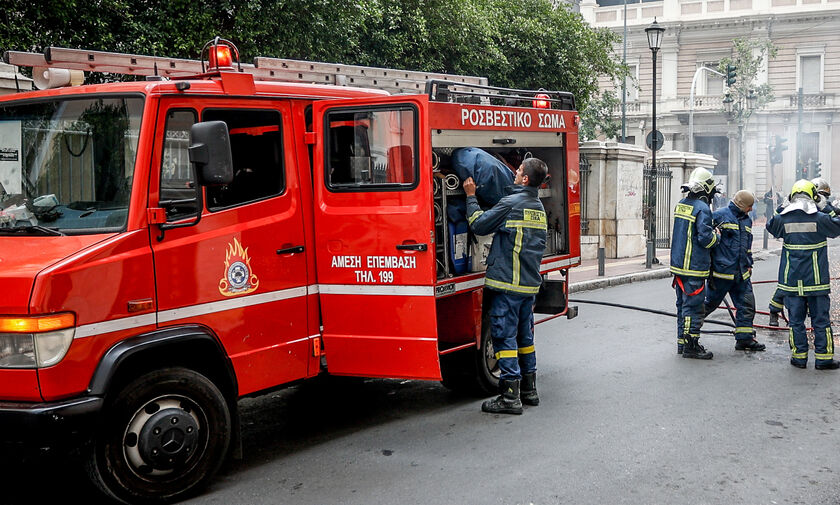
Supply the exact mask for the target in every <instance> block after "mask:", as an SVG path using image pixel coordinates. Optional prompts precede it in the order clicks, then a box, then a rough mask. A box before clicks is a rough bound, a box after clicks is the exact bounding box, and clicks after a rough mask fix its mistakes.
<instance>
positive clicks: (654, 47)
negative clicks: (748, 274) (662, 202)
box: [645, 18, 665, 268]
mask: <svg viewBox="0 0 840 505" xmlns="http://www.w3.org/2000/svg"><path fill="white" fill-rule="evenodd" d="M664 32H665V27H663V26H660V25H659V23H657V22H656V18H653V23H651V25H650V26H648V27H647V28H645V34H646V35H647V39H648V47H649V48H650V52H651V56H652V58H653V92H652V95H653V96H652V105H653V111H652V112H653V126H652V127H653V130H652V137H653V142H651V146H650V147H651V149H650V151H651V171H650V174H649V175H650V179H649V182H648V184H649V185H650V186H649V188H648V207H649V214H648V219H650V227H649V230H648V242H647V254H646V255H645V268H650V267H651V265H652V264H653V263H659V261H657V259H656V182H657V181H656V173H657V170H656V150H657V149H658V148H659V146H658V145H657V142H656V140H657V137H658V132H657V130H656V53H657V52H658V51H659V48H661V47H662V34H663V33H664Z"/></svg>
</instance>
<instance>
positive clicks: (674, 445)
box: [0, 243, 840, 505]
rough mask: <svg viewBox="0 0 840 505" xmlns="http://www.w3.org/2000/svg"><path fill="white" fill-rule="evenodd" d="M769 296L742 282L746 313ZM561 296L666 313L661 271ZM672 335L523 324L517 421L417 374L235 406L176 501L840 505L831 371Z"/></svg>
mask: <svg viewBox="0 0 840 505" xmlns="http://www.w3.org/2000/svg"><path fill="white" fill-rule="evenodd" d="M838 247H840V244H837V243H835V244H833V248H834V250H836V251H838V254H840V249H838ZM838 257H840V256H838ZM776 268H777V257H775V256H773V257H771V259H770V260H767V261H762V262H759V263H757V264H756V268H755V275H754V279H773V278H775V274H776ZM837 288H838V286H835V296H837V295H836V293H837V292H840V289H837ZM772 289H773V286H772V285H759V286H757V287H756V294H757V299H758V300H759V304H760V307H759V308H760V309H761V308H762V307H761V306H763V305H765V304H766V302H767V301H768V300H769V298H770V295H771V294H772V293H771V291H772ZM574 297H575V298H579V299H587V300H603V301H612V302H618V303H628V304H637V305H640V306H644V307H649V308H654V309H659V310H667V311H671V312H673V310H674V294H673V291H672V289H671V287H670V280H668V279H663V280H657V281H647V282H642V283H635V284H629V285H624V286H618V287H613V288H609V289H607V290H600V291H593V292H585V293H578V294H576V295H574ZM835 305H836V302H835ZM712 317H713V318H716V319H720V320H726V319H728V316H727V315H726V314H725V313H724V312H722V311H720V312H719V313H717V314H715V315H714V316H712ZM757 322H766V316H758V319H757ZM835 326H836V325H835ZM675 328H676V324H675V319H673V318H669V317H665V316H658V315H654V314H649V313H644V312H638V311H631V310H624V309H617V308H608V307H602V306H598V305H590V304H580V316H579V317H578V318H576V319H573V320H571V321H568V320H565V319H558V320H553V321H551V322H548V323H545V324H543V325H540V326H538V327H537V344H536V345H537V356H538V366H539V389H540V397H541V400H542V403H541V405H540V406H539V407H530V408H526V412H525V414H524V415H522V416H505V415H489V414H484V413H481V412H480V411H479V406H480V403H481V400H478V399H474V398H468V397H463V396H459V395H457V394H454V393H451V392H449V391H447V390H446V389H444V388H443V387H442V386H440V385H439V384H437V383H429V382H418V381H397V380H360V379H337V378H324V379H318V380H315V381H312V382H309V383H304V384H301V385H299V386H296V387H294V388H290V389H287V390H283V391H280V392H278V393H274V394H270V395H266V396H263V397H260V398H255V399H247V400H244V401H243V402H242V404H241V406H242V408H243V412H244V417H243V421H244V424H245V428H244V430H245V431H244V449H245V458H244V459H243V460H239V461H231V462H229V463H228V464H227V465H226V466H225V468H224V469H223V471H222V472H221V474H220V475H219V476H218V477H217V479H216V481H215V483H214V484H213V485H212V486H211V487H210V489H208V490H207V491H205V493H203V494H202V495H201V496H199V497H196V498H194V499H192V500H190V501H188V502H187V503H191V504H211V503H220V504H278V503H294V504H317V505H324V504H359V505H375V504H383V505H385V504H387V505H392V504H424V505H433V504H454V503H458V504H511V505H513V504H522V505H527V504H533V505H543V504H575V505H580V504H602V503H610V504H624V503H626V504H717V503H721V504H730V503H731V504H734V503H738V504H783V503H785V504H787V503H791V504H793V503H802V504H809V505H810V504H838V503H840V484H838V475H837V472H840V465H838V463H840V455H838V440H839V439H838V432H837V427H838V426H840V424H838V423H840V388H838V379H840V371H838V372H827V371H816V370H814V369H813V359H812V360H811V363H809V368H808V369H806V370H800V369H796V368H793V367H791V366H790V365H789V364H788V358H789V348H788V344H787V334H786V333H785V332H778V333H773V334H770V333H769V332H761V333H760V335H759V339H760V340H761V341H762V342H765V343H766V344H767V347H768V348H767V351H766V352H763V353H745V352H743V351H735V350H734V343H733V340H732V337H731V336H723V335H710V336H704V337H703V338H702V342H703V343H704V344H705V345H706V347H707V348H710V349H711V350H713V351H714V352H715V358H714V360H712V361H698V360H687V359H682V358H680V357H678V356H677V355H676V353H675V347H676V345H675ZM706 328H707V329H713V328H721V327H713V326H712V325H707V326H706ZM74 474H75V471H74V469H72V468H62V467H60V466H59V465H55V464H53V465H52V466H37V467H33V466H29V465H24V466H21V467H16V468H14V469H5V470H4V471H3V472H0V475H4V476H5V477H6V478H10V479H11V480H9V482H6V483H5V484H4V485H3V486H2V489H5V490H6V497H7V498H8V499H10V500H11V501H4V500H3V498H2V497H0V503H41V502H47V501H54V500H58V499H64V500H66V499H67V497H68V496H74V497H78V498H83V499H88V498H91V497H92V494H91V493H92V491H91V490H90V488H89V487H87V486H86V485H84V484H83V483H81V482H82V481H81V480H80V479H81V476H76V477H73V475H74ZM47 476H49V479H50V483H51V485H50V486H45V485H44V482H45V480H46V479H47ZM0 479H2V480H0V482H3V481H5V480H6V479H3V478H2V477H0ZM12 483H14V484H15V485H11V484H12ZM21 486H24V487H26V486H29V489H28V491H25V492H24V491H20V489H21ZM10 490H12V491H10ZM9 496H11V498H9ZM44 496H46V498H44ZM33 497H35V498H33ZM36 498H37V499H36ZM42 498H44V499H43V501H42ZM86 501H87V500H86ZM97 501H98V500H96V499H94V500H93V501H87V502H88V503H94V502H97Z"/></svg>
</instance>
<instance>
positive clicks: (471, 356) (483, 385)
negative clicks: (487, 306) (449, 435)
mask: <svg viewBox="0 0 840 505" xmlns="http://www.w3.org/2000/svg"><path fill="white" fill-rule="evenodd" d="M440 366H441V372H442V374H443V380H442V381H441V382H442V383H443V385H444V386H445V387H447V388H449V389H451V390H453V391H459V392H465V393H469V394H475V395H477V396H488V395H494V394H496V393H498V391H499V361H498V360H497V359H496V353H495V352H493V339H492V338H491V337H490V315H489V312H488V311H486V310H485V312H484V315H483V316H482V319H481V346H480V348H479V349H469V350H466V351H460V352H456V353H452V354H449V355H445V356H442V357H441V363H440Z"/></svg>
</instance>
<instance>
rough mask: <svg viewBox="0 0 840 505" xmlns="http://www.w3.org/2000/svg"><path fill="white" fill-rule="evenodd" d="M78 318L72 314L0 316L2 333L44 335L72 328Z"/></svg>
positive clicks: (0, 331) (0, 330)
mask: <svg viewBox="0 0 840 505" xmlns="http://www.w3.org/2000/svg"><path fill="white" fill-rule="evenodd" d="M75 324H76V316H75V315H73V314H72V313H70V312H64V313H61V314H50V315H48V316H0V333H42V332H45V331H55V330H63V329H64V328H72V327H73V326H75Z"/></svg>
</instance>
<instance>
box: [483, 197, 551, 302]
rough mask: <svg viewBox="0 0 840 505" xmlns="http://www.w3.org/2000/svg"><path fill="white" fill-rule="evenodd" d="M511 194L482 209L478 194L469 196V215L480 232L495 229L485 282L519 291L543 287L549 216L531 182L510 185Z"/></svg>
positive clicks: (534, 291) (529, 293)
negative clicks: (543, 265)
mask: <svg viewBox="0 0 840 505" xmlns="http://www.w3.org/2000/svg"><path fill="white" fill-rule="evenodd" d="M506 191H507V193H508V194H507V195H506V196H505V197H504V198H502V199H501V200H499V203H497V204H496V205H495V206H493V208H491V209H489V210H487V211H482V210H481V207H479V205H478V201H477V200H476V198H475V197H474V196H468V197H467V216H468V221H469V223H470V228H471V229H472V231H473V233H475V234H476V235H489V234H491V233H494V232H495V234H496V235H495V236H494V237H493V245H491V246H490V254H489V255H488V256H487V273H486V275H485V279H484V284H485V286H487V287H488V288H491V289H494V290H497V291H505V292H508V293H514V294H518V295H535V294H537V292H538V291H539V290H540V284H542V277H541V276H540V263H541V262H542V257H543V252H544V251H545V241H546V235H547V233H548V220H547V219H546V215H545V209H544V208H543V205H542V202H540V199H539V197H538V195H539V189H538V188H534V187H531V186H508V187H507V188H506Z"/></svg>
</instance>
